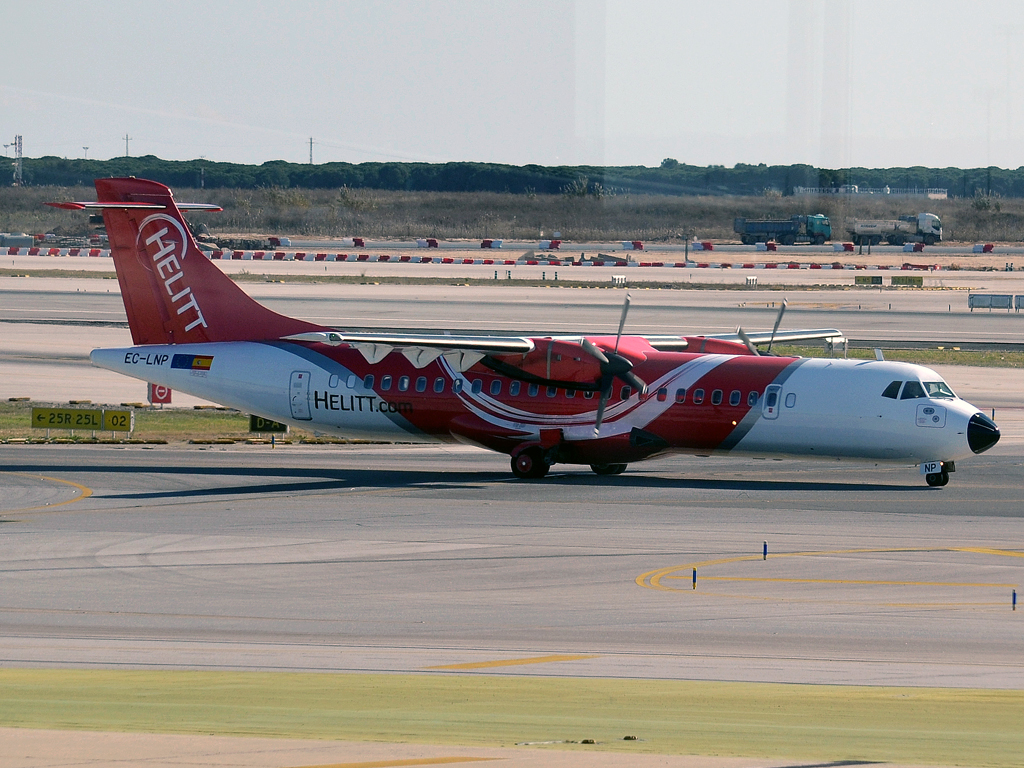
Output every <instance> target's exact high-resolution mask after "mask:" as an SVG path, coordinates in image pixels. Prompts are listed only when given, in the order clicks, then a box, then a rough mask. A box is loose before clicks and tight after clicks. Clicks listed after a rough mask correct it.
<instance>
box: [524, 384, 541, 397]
mask: <svg viewBox="0 0 1024 768" xmlns="http://www.w3.org/2000/svg"><path fill="white" fill-rule="evenodd" d="M527 392H528V393H529V395H530V397H536V396H537V393H538V392H540V384H531V385H530V386H529V387H527Z"/></svg>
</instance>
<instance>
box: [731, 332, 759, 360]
mask: <svg viewBox="0 0 1024 768" xmlns="http://www.w3.org/2000/svg"><path fill="white" fill-rule="evenodd" d="M736 335H737V336H739V337H740V341H742V342H743V343H744V344H746V345H747V349H749V350H750V354H752V355H760V354H761V353H760V352H758V351H757V347H755V346H754V342H752V341H751V340H750V337H749V336H747V332H746V331H744V330H743V328H737V329H736Z"/></svg>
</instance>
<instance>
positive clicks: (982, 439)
mask: <svg viewBox="0 0 1024 768" xmlns="http://www.w3.org/2000/svg"><path fill="white" fill-rule="evenodd" d="M998 442H999V427H997V426H996V423H995V422H994V421H992V419H990V418H989V417H988V416H986V415H985V414H983V413H981V412H980V411H979V412H978V413H976V414H974V415H973V416H971V420H970V421H969V422H967V445H969V446H970V447H971V450H972V451H974V452H975V453H983V452H984V451H987V450H988V449H989V448H991V447H992V446H993V445H995V444H996V443H998Z"/></svg>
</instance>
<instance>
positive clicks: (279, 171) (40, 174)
mask: <svg viewBox="0 0 1024 768" xmlns="http://www.w3.org/2000/svg"><path fill="white" fill-rule="evenodd" d="M23 174H24V180H25V183H26V184H28V185H34V186H61V187H69V186H81V185H89V184H91V183H92V180H93V179H95V178H104V177H110V176H138V177H140V178H147V179H154V180H156V181H159V182H162V183H164V184H167V185H168V186H171V187H178V188H199V187H209V188H220V189H258V188H266V187H280V188H298V189H338V188H341V187H349V188H352V189H360V188H366V189H385V190H405V191H417V192H504V193H512V194H564V195H570V196H581V197H583V196H594V197H602V196H608V195H616V194H656V195H759V194H763V193H765V192H766V191H769V192H774V193H778V194H782V195H791V194H793V189H794V187H826V188H834V189H838V188H841V187H843V186H845V185H848V184H856V185H858V186H861V187H877V188H881V187H886V186H888V187H891V188H912V187H917V188H920V189H924V188H932V187H939V188H944V189H947V190H948V192H949V195H950V196H951V197H977V196H989V197H990V196H1001V197H1024V167H1021V168H1017V169H1016V170H1010V169H1003V168H970V169H962V168H925V167H920V166H917V167H912V168H876V169H872V168H844V169H824V168H814V167H812V166H810V165H801V164H797V165H765V164H763V163H762V164H760V165H748V164H744V163H739V164H737V165H735V166H733V167H731V168H727V167H725V166H719V165H711V166H696V165H687V164H686V163H680V162H678V161H676V160H674V159H672V158H666V159H665V160H664V161H662V163H661V165H660V166H658V167H646V166H607V167H606V166H542V165H522V166H516V165H502V164H498V163H473V162H458V163H321V164H316V165H313V164H306V163H289V162H285V161H283V160H272V161H269V162H266V163H263V164H262V165H242V164H238V163H218V162H213V161H210V160H205V159H198V160H162V159H160V158H158V157H155V156H153V155H145V156H142V157H116V158H111V159H110V160H83V159H68V158H60V157H40V158H26V159H25V160H24V171H23Z"/></svg>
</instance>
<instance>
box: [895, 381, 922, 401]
mask: <svg viewBox="0 0 1024 768" xmlns="http://www.w3.org/2000/svg"><path fill="white" fill-rule="evenodd" d="M927 396H928V395H927V394H925V391H924V387H923V386H921V382H920V381H908V382H907V383H906V384H904V385H903V393H902V394H901V395H900V400H913V399H914V398H915V397H927Z"/></svg>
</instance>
